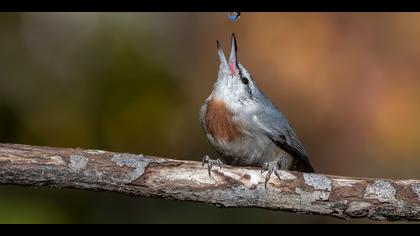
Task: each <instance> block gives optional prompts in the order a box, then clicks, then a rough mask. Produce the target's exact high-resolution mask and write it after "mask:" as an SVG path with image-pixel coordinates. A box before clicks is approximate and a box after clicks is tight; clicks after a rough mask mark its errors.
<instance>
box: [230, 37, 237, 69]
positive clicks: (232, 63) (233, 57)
mask: <svg viewBox="0 0 420 236" xmlns="http://www.w3.org/2000/svg"><path fill="white" fill-rule="evenodd" d="M231 41H232V42H231V48H230V56H229V70H230V73H231V74H232V75H236V74H237V71H238V60H237V58H236V54H237V52H238V47H237V45H236V37H235V34H234V33H232V40H231Z"/></svg>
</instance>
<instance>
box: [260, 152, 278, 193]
mask: <svg viewBox="0 0 420 236" xmlns="http://www.w3.org/2000/svg"><path fill="white" fill-rule="evenodd" d="M280 162H281V161H280V159H276V160H274V161H270V162H265V163H264V164H263V165H262V169H261V174H263V173H264V172H265V171H268V173H267V175H266V176H265V182H264V187H265V188H266V189H267V183H268V181H269V180H270V176H271V174H272V173H273V172H274V174H275V175H276V176H277V177H278V178H279V179H280V180H281V178H280V174H279V172H278V171H279V164H280Z"/></svg>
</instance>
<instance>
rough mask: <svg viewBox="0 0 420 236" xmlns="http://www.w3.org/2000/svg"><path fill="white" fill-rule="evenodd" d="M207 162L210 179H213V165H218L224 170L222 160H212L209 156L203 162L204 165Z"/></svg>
mask: <svg viewBox="0 0 420 236" xmlns="http://www.w3.org/2000/svg"><path fill="white" fill-rule="evenodd" d="M206 162H207V170H208V172H209V177H210V178H211V168H213V165H218V166H219V167H220V169H222V166H223V162H222V161H221V160H220V159H216V160H212V159H211V158H210V157H209V156H208V155H205V156H204V157H203V160H202V165H203V166H204V164H205V163H206Z"/></svg>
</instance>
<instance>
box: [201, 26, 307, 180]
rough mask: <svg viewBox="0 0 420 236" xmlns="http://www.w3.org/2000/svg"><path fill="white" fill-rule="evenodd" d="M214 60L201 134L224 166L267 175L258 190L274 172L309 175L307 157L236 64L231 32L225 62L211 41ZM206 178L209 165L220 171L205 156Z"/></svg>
mask: <svg viewBox="0 0 420 236" xmlns="http://www.w3.org/2000/svg"><path fill="white" fill-rule="evenodd" d="M216 43H217V54H218V57H219V60H220V64H219V72H218V78H217V80H216V82H215V83H214V85H213V90H212V91H211V93H210V95H209V96H208V97H207V99H206V100H205V101H204V104H203V105H202V106H201V109H200V123H201V126H202V128H203V130H204V133H205V135H206V137H207V139H208V141H209V142H210V144H211V145H212V147H213V148H214V149H215V151H216V152H217V153H218V154H219V155H220V157H221V158H222V159H223V160H224V161H225V163H227V164H229V165H233V166H253V167H259V168H261V174H263V173H264V172H266V171H267V175H266V177H265V183H264V186H265V188H267V182H268V181H269V180H270V176H271V174H272V173H274V174H275V175H276V176H277V177H278V178H280V175H279V170H290V171H300V172H306V173H314V172H315V170H314V168H313V167H312V165H311V163H310V162H309V157H308V154H307V152H306V150H305V148H304V147H303V145H302V143H301V142H300V141H299V138H298V136H297V135H296V133H295V132H294V130H293V128H292V126H291V124H290V123H289V121H288V120H287V118H286V117H285V115H284V114H283V113H282V112H280V111H279V109H277V107H276V106H275V105H273V103H272V102H271V101H270V100H269V98H268V97H267V96H266V95H265V94H264V93H263V92H262V91H261V90H260V89H259V87H258V86H257V84H256V82H255V80H254V79H253V78H252V76H251V74H250V73H249V72H248V70H247V69H246V68H245V67H244V66H243V65H242V64H241V63H239V61H238V58H237V52H238V48H237V41H236V37H235V33H232V36H231V51H230V56H229V60H227V59H226V57H225V55H224V52H223V50H222V49H221V46H220V43H219V41H218V40H217V41H216ZM202 163H203V166H204V165H205V163H207V165H208V174H209V177H211V169H212V167H213V165H217V166H220V168H222V166H223V164H224V163H223V162H222V161H221V160H220V159H211V158H210V157H209V156H208V155H205V156H204V157H203V159H202Z"/></svg>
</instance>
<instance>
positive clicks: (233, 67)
mask: <svg viewBox="0 0 420 236" xmlns="http://www.w3.org/2000/svg"><path fill="white" fill-rule="evenodd" d="M231 41H232V42H231V49H230V56H229V62H227V61H226V57H225V54H224V53H223V50H222V48H221V47H220V43H219V41H216V42H217V54H218V55H219V59H220V62H221V63H222V64H223V65H224V66H225V67H226V68H227V69H229V71H230V73H231V74H232V75H236V74H237V73H238V72H237V71H238V60H237V58H236V54H237V51H238V48H237V46H236V37H235V34H232V40H231Z"/></svg>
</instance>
